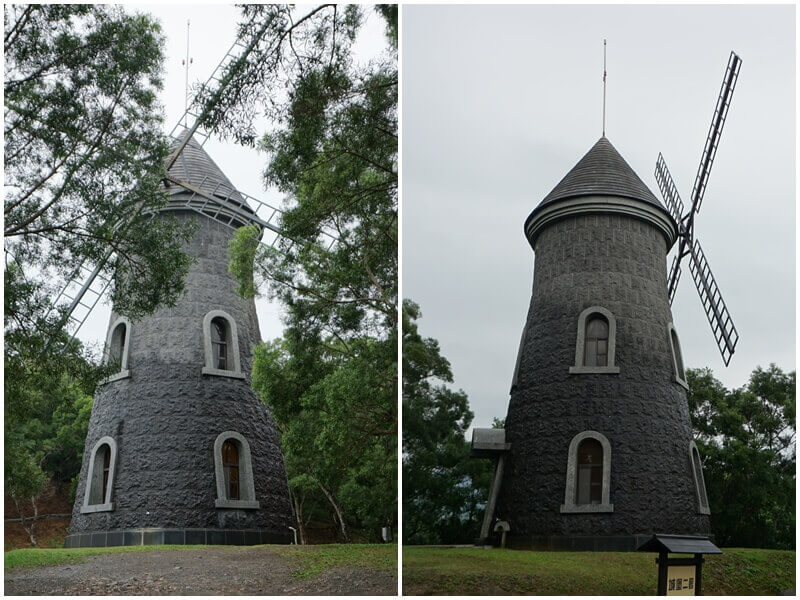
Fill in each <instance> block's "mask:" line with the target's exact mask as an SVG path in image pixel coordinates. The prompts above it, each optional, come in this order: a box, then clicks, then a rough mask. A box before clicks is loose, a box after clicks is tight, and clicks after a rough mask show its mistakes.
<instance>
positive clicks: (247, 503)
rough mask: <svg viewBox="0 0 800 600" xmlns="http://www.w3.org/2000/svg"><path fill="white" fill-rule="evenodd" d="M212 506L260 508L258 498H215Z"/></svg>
mask: <svg viewBox="0 0 800 600" xmlns="http://www.w3.org/2000/svg"><path fill="white" fill-rule="evenodd" d="M214 506H215V507H217V508H261V504H260V503H259V502H258V500H228V499H227V498H217V499H216V501H215V502H214Z"/></svg>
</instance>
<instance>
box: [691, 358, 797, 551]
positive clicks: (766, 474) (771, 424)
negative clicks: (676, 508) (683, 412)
mask: <svg viewBox="0 0 800 600" xmlns="http://www.w3.org/2000/svg"><path fill="white" fill-rule="evenodd" d="M687 377H688V382H689V387H690V390H689V394H688V399H689V408H690V411H691V415H692V425H693V427H694V429H695V432H696V435H697V446H698V449H699V451H700V455H701V457H702V458H703V473H704V477H705V482H706V489H707V493H708V499H709V504H710V507H711V526H712V530H713V531H714V535H715V536H716V540H717V543H718V544H724V545H736V546H746V547H757V548H758V547H760V548H784V549H788V548H794V547H795V470H796V449H795V372H794V371H792V372H791V373H788V374H787V373H784V372H783V371H782V370H781V369H780V368H778V367H777V366H775V365H774V364H773V365H770V367H769V369H766V370H765V369H762V368H761V367H757V368H756V369H755V370H754V371H753V373H752V374H751V375H750V381H749V382H748V384H747V385H746V386H744V387H742V388H739V389H735V390H727V389H726V388H725V387H724V386H723V385H722V384H721V383H720V382H719V381H717V380H716V379H715V378H714V376H713V373H712V372H711V371H710V370H709V369H700V370H694V369H690V370H689V371H688V373H687Z"/></svg>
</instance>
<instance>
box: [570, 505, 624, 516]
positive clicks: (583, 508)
mask: <svg viewBox="0 0 800 600" xmlns="http://www.w3.org/2000/svg"><path fill="white" fill-rule="evenodd" d="M612 512H614V505H613V504H562V505H561V514H570V513H612Z"/></svg>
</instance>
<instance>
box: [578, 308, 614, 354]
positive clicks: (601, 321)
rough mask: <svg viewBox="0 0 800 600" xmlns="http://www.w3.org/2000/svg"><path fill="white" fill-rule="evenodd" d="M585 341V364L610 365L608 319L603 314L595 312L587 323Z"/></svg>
mask: <svg viewBox="0 0 800 600" xmlns="http://www.w3.org/2000/svg"><path fill="white" fill-rule="evenodd" d="M583 343H584V346H583V350H584V353H583V365H584V366H586V367H607V366H608V321H607V320H606V318H605V317H604V316H603V315H598V314H594V315H592V317H591V319H590V320H589V321H588V322H587V323H586V336H585V338H584V342H583Z"/></svg>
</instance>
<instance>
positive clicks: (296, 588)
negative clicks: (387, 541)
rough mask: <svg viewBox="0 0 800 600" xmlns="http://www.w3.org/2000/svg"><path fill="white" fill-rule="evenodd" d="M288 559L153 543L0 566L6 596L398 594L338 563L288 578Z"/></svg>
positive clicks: (387, 582)
mask: <svg viewBox="0 0 800 600" xmlns="http://www.w3.org/2000/svg"><path fill="white" fill-rule="evenodd" d="M295 568H296V565H295V563H294V562H293V560H292V559H290V558H287V557H283V556H279V555H278V554H276V553H274V552H270V551H269V549H267V548H265V547H263V546H256V547H213V548H200V549H186V550H156V551H152V552H130V553H119V554H100V555H96V556H90V557H88V558H87V559H86V561H85V562H83V563H79V564H68V565H57V566H49V567H39V568H31V567H23V568H16V569H11V570H7V571H6V573H5V590H4V591H5V595H15V596H17V595H64V596H75V595H103V596H105V595H197V596H207V595H275V596H280V595H288V594H291V595H304V596H317V595H348V596H351V595H370V596H374V595H377V596H386V595H392V596H393V595H396V594H397V577H396V576H392V575H389V574H386V573H381V572H377V571H372V570H368V569H355V568H351V567H337V568H333V569H326V570H324V571H323V572H322V573H321V574H320V575H318V576H316V577H313V578H311V579H305V580H297V579H295V578H294V577H292V571H294V570H295Z"/></svg>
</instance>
